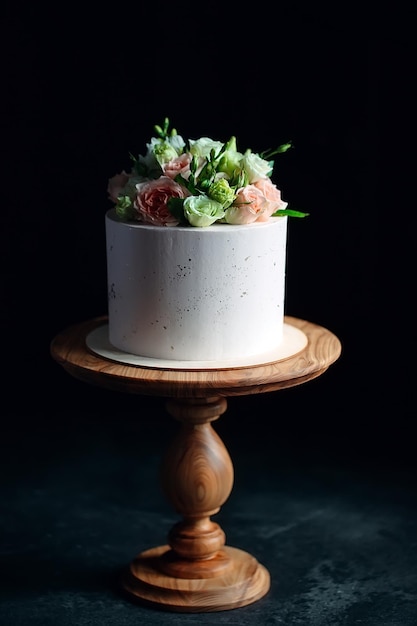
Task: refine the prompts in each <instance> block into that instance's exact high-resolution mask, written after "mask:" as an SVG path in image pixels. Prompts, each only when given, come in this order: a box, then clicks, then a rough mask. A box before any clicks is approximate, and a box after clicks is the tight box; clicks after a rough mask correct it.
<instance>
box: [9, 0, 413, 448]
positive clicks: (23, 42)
mask: <svg viewBox="0 0 417 626" xmlns="http://www.w3.org/2000/svg"><path fill="white" fill-rule="evenodd" d="M146 12H148V13H146ZM139 14H140V18H137V17H136V14H135V13H134V12H133V14H132V15H131V17H130V18H129V17H128V15H130V14H129V12H127V13H123V12H122V13H121V14H119V13H117V14H116V15H115V14H114V13H113V12H109V13H106V12H104V15H102V16H101V17H100V20H98V19H97V20H96V18H94V16H93V15H91V16H89V17H88V16H87V15H83V17H82V19H80V13H79V11H75V10H73V11H71V10H69V9H68V10H66V11H65V12H63V13H58V12H54V9H50V8H49V9H48V10H47V11H45V12H44V13H42V10H41V9H39V8H38V7H37V8H36V9H35V8H34V7H28V8H27V10H25V12H24V14H23V15H22V14H19V12H18V11H15V12H14V13H11V14H10V15H11V18H10V20H9V21H10V25H9V28H8V29H7V34H8V39H7V41H8V44H7V45H6V49H5V53H6V56H5V58H4V66H5V67H4V82H5V85H6V87H5V89H4V96H5V97H4V98H3V104H4V105H5V112H4V115H3V116H2V121H3V126H4V133H3V135H4V137H5V138H6V140H5V150H4V152H3V154H4V156H6V155H7V157H6V163H5V166H6V172H7V176H6V179H5V184H4V187H5V192H6V199H7V200H6V203H5V205H4V211H3V220H2V221H3V233H4V236H3V240H2V242H3V243H2V256H3V262H2V265H1V267H2V293H3V296H2V299H1V302H2V304H1V313H2V322H3V324H4V329H5V332H4V336H3V341H4V342H5V344H4V346H5V351H6V352H7V355H8V357H7V362H8V363H9V364H12V365H11V366H9V367H8V368H7V372H8V374H11V378H10V380H9V381H8V384H7V389H8V391H10V390H11V389H13V390H14V391H15V390H16V391H17V390H18V389H19V388H21V385H22V377H23V380H24V386H25V389H26V390H27V393H26V394H25V397H24V398H22V397H20V398H19V400H20V402H25V401H29V402H30V404H31V407H33V405H35V407H36V406H39V402H42V403H45V402H49V399H50V398H51V397H54V396H55V395H56V394H54V390H55V389H56V390H58V389H59V390H60V393H63V394H64V395H70V398H68V399H67V401H70V402H74V405H76V404H77V402H78V400H76V399H75V395H74V394H75V390H76V393H79V394H81V395H83V394H86V395H88V396H90V395H91V393H94V403H95V402H100V400H101V398H102V393H101V392H99V393H97V397H96V395H95V392H92V391H91V390H89V391H87V390H83V388H82V387H81V386H79V385H76V386H75V387H74V382H73V381H71V380H68V379H67V376H66V375H65V374H64V373H63V372H61V371H60V370H59V368H58V367H57V366H56V364H55V363H54V362H52V361H51V359H50V356H49V343H50V341H51V339H52V338H53V337H54V336H55V334H56V333H58V332H59V331H61V330H62V329H63V328H65V327H67V326H68V325H70V324H73V323H76V322H79V321H83V320H85V319H88V318H90V317H93V316H96V315H101V314H104V313H105V312H106V310H107V287H106V260H105V234H104V213H105V211H106V210H107V209H108V208H110V203H109V201H108V199H107V193H106V187H107V181H108V178H109V177H110V176H112V175H113V174H115V173H116V172H119V171H121V169H123V168H124V167H126V168H128V167H129V166H130V160H129V153H130V152H131V153H133V154H138V153H141V152H143V151H144V149H145V143H146V142H147V141H148V140H149V139H150V137H151V135H152V133H153V125H154V124H155V123H161V122H162V121H163V119H164V118H165V116H168V117H169V118H170V120H171V123H172V125H173V126H175V127H176V128H177V130H178V132H179V133H180V134H182V135H183V136H184V137H186V138H188V137H191V138H196V137H199V136H202V135H207V136H210V137H213V138H216V139H219V140H222V141H225V140H227V139H228V138H229V136H230V135H232V134H234V135H235V136H236V137H237V139H238V145H239V147H240V148H241V149H242V150H244V149H246V148H247V147H251V148H252V149H253V150H263V149H265V148H268V147H273V146H276V145H278V144H279V143H282V142H284V141H287V140H288V139H291V140H292V141H293V142H294V145H295V149H294V150H292V151H290V152H289V153H287V154H286V155H283V156H281V157H277V159H276V166H275V174H274V181H275V182H276V183H277V184H278V186H279V187H280V188H281V189H282V194H283V197H284V199H285V200H287V201H288V202H289V203H290V205H291V206H292V207H293V208H299V209H300V210H303V211H307V212H309V213H310V216H309V217H308V218H307V219H304V220H296V219H293V220H291V222H290V227H289V240H288V265H287V297H286V312H287V314H289V315H294V316H296V317H300V318H304V319H307V320H309V321H312V322H315V323H317V324H321V325H323V326H325V327H327V328H329V329H330V330H332V331H333V332H334V333H336V334H337V335H338V337H339V338H340V340H341V341H342V344H343V356H342V359H341V360H340V362H339V363H338V364H337V365H336V366H335V367H334V368H332V371H331V372H330V373H329V376H328V377H326V378H325V379H324V380H323V381H320V382H316V383H314V385H310V386H309V388H308V389H303V390H297V392H296V394H295V395H296V396H297V398H299V401H300V402H301V403H303V400H305V402H306V404H307V406H308V407H309V408H310V407H311V406H312V405H311V403H310V400H309V393H312V394H315V393H316V391H317V394H318V395H319V396H320V397H322V389H321V388H322V385H323V386H324V389H325V395H326V398H327V401H326V408H325V410H324V412H323V407H320V409H319V410H317V411H316V412H315V420H314V421H315V422H317V421H318V423H320V422H321V420H322V419H324V417H325V415H324V414H325V413H327V412H328V413H329V414H330V416H331V422H332V423H333V422H334V417H335V414H336V415H338V419H337V420H336V422H338V421H339V420H340V419H343V421H344V422H346V425H347V429H348V431H349V432H351V433H352V434H354V436H355V437H356V436H357V433H358V431H357V429H358V426H359V427H360V428H361V431H362V433H363V430H364V429H367V428H368V427H369V428H370V429H371V430H372V431H373V430H374V420H376V421H377V422H378V429H379V430H380V429H381V428H383V424H382V421H383V419H382V417H381V415H380V411H379V410H378V411H377V410H376V408H375V407H376V406H380V405H381V403H382V404H383V406H385V407H387V405H388V404H389V403H390V402H391V400H392V397H391V394H392V381H393V380H394V377H395V378H397V377H398V371H395V370H397V369H398V368H393V369H394V371H389V370H391V367H390V366H388V367H386V366H384V365H383V363H384V359H387V355H388V354H391V353H392V350H393V348H395V341H393V332H392V331H393V326H394V317H393V315H394V308H395V307H397V310H398V302H396V303H395V305H394V302H391V303H390V302H389V300H388V302H387V298H388V299H389V297H390V296H389V295H388V294H392V295H394V293H395V290H396V286H397V283H398V280H397V278H398V277H397V276H395V270H393V269H392V266H393V263H392V262H390V261H392V259H390V261H388V262H387V259H386V253H385V252H382V253H381V242H382V240H383V230H385V228H386V222H387V218H388V216H390V215H391V211H392V210H393V207H394V206H397V205H398V204H401V203H400V200H399V193H400V190H399V189H398V187H397V188H395V187H394V186H393V180H395V177H396V176H397V175H399V174H400V172H401V174H402V175H404V172H403V170H402V169H401V167H400V165H399V161H398V154H399V153H400V152H401V146H402V145H406V142H407V140H408V138H406V136H405V122H404V120H406V119H407V111H408V109H409V110H410V112H411V110H412V106H411V104H410V103H409V95H411V91H412V87H411V83H410V81H409V80H408V71H409V68H410V67H412V59H413V58H414V56H413V53H414V51H415V44H414V42H413V41H412V40H411V39H407V37H405V36H404V33H401V34H397V33H396V31H395V29H392V30H391V31H385V30H378V28H377V27H376V26H374V30H372V29H371V30H370V29H369V27H368V26H367V25H366V23H364V22H363V20H362V21H361V20H359V19H357V18H356V16H353V18H352V16H351V20H350V21H349V20H348V19H347V16H345V18H346V19H345V18H343V19H342V17H340V18H339V19H338V20H335V19H334V16H330V15H327V16H326V18H324V17H323V15H320V14H319V13H313V12H312V13H311V15H306V16H304V17H302V16H301V15H300V19H299V21H297V16H296V15H295V14H294V13H290V12H289V11H288V12H287V13H286V12H285V11H283V18H282V23H281V22H279V23H278V24H276V23H275V22H269V21H266V23H264V21H263V20H261V23H258V22H257V21H256V20H255V22H254V23H252V24H251V28H250V29H249V32H248V30H247V23H246V21H245V18H244V16H240V19H241V20H242V21H241V22H240V21H237V24H239V26H236V24H234V21H233V18H234V16H235V13H234V11H232V12H231V13H230V15H229V14H228V13H226V15H223V16H222V18H221V19H220V18H219V17H218V16H217V13H215V12H214V10H212V11H208V10H207V12H204V11H203V9H202V12H201V13H198V15H196V14H195V13H194V12H192V11H190V10H189V7H188V8H187V7H186V6H183V7H182V9H181V11H179V12H178V11H177V9H176V8H174V7H171V8H170V9H166V8H165V10H164V11H161V15H159V13H158V10H157V9H153V10H151V9H150V8H148V9H146V10H144V11H143V12H142V11H141V12H139ZM134 16H135V17H134ZM129 20H131V22H130V21H129ZM241 24H243V25H244V26H245V28H244V27H243V26H242V25H241ZM148 25H150V28H148ZM233 25H235V31H236V32H235V31H234V30H233V28H232V27H233ZM232 33H233V35H232ZM399 103H400V104H399ZM390 185H391V188H390ZM406 223H408V221H407V222H406ZM388 228H389V227H388ZM390 230H391V231H396V229H395V228H394V227H393V228H391V229H390ZM403 230H405V231H406V232H404V240H405V245H406V243H407V241H408V240H407V239H406V238H407V237H410V229H408V228H406V229H403ZM381 254H382V256H383V258H381ZM401 273H402V274H403V273H404V268H403V269H402V270H401ZM383 278H386V279H387V280H388V285H387V289H384V290H382V284H381V281H382V280H383ZM407 292H408V293H410V290H409V289H407ZM382 305H383V306H382ZM381 306H382V308H381ZM254 330H255V329H254ZM17 372H18V374H17ZM403 375H406V376H407V372H401V376H403ZM45 383H46V385H45ZM69 389H71V392H69ZM283 395H284V394H283ZM285 396H286V397H284V398H283V399H282V400H281V399H280V401H283V402H285V401H286V400H287V398H288V397H289V394H285ZM35 397H36V401H34V400H33V399H34V398H35ZM129 401H130V400H128V399H127V400H123V403H125V402H129ZM262 401H263V400H262ZM265 401H266V402H270V401H271V402H276V398H275V397H274V398H268V399H265ZM292 402H293V398H292V397H291V400H290V403H291V404H292ZM398 402H401V403H402V404H401V411H399V410H398ZM395 403H396V406H397V417H400V416H401V415H403V414H404V412H407V411H409V406H408V392H407V385H405V386H404V388H403V389H402V392H401V395H400V397H398V395H397V397H396V400H395ZM53 404H54V405H55V399H54V400H53ZM116 404H117V405H119V399H117V400H116ZM105 405H106V406H108V397H107V400H106V401H105ZM313 406H314V405H313ZM390 407H391V405H390ZM392 408H393V407H392ZM309 413H310V410H309ZM340 413H342V414H343V418H341V417H340ZM358 420H359V424H358V423H357V421H358ZM308 421H309V422H310V420H308ZM389 430H390V431H391V425H389ZM389 437H391V432H390V434H389Z"/></svg>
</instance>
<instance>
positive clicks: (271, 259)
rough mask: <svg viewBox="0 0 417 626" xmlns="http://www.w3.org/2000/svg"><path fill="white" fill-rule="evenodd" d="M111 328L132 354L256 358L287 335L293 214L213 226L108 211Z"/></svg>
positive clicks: (114, 342)
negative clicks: (153, 220)
mask: <svg viewBox="0 0 417 626" xmlns="http://www.w3.org/2000/svg"><path fill="white" fill-rule="evenodd" d="M105 224H106V246H107V280H108V332H109V341H110V343H111V344H112V345H113V346H114V347H116V348H117V349H119V350H122V351H124V352H126V353H130V354H134V355H140V356H144V357H150V358H154V359H169V360H179V361H183V360H186V361H193V360H197V361H201V360H205V361H223V360H229V359H235V358H237V359H242V358H243V359H244V358H250V357H252V356H254V355H257V354H262V353H263V352H267V351H270V350H271V349H274V348H275V347H278V346H279V345H280V342H281V341H282V336H283V325H284V304H285V268H286V243H287V216H285V215H284V216H279V217H270V218H269V219H268V220H266V221H256V222H254V223H251V224H244V225H237V224H233V225H230V224H224V223H223V224H220V223H213V224H212V225H210V226H207V227H205V228H193V227H190V226H180V225H176V226H172V227H170V226H165V227H164V226H163V227H161V226H155V225H152V224H149V223H142V222H138V221H133V220H130V221H126V220H122V219H120V218H119V217H118V215H117V213H116V210H115V209H110V210H109V211H107V213H106V217H105Z"/></svg>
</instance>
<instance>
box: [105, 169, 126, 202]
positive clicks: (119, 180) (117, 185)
mask: <svg viewBox="0 0 417 626" xmlns="http://www.w3.org/2000/svg"><path fill="white" fill-rule="evenodd" d="M130 176H131V175H130V174H127V173H126V172H125V171H124V170H123V172H121V174H116V175H115V176H113V177H112V178H109V183H108V185H107V193H108V194H109V200H111V201H112V202H114V203H116V202H117V196H118V195H120V194H121V193H122V190H123V188H124V187H125V185H127V182H128V180H129V178H130Z"/></svg>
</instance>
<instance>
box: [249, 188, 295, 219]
mask: <svg viewBox="0 0 417 626" xmlns="http://www.w3.org/2000/svg"><path fill="white" fill-rule="evenodd" d="M254 186H255V187H256V188H257V189H258V190H259V191H260V192H261V193H262V195H263V197H264V200H265V202H264V210H263V211H262V213H260V214H259V216H258V218H257V221H258V222H266V221H267V220H268V219H269V218H270V217H271V215H272V214H273V213H275V211H278V209H280V210H284V209H285V208H286V207H287V206H288V202H283V201H282V200H281V192H280V190H279V189H278V187H276V185H274V183H273V182H272V181H271V179H270V178H261V179H260V180H258V181H256V183H254Z"/></svg>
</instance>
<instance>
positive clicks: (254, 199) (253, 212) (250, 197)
mask: <svg viewBox="0 0 417 626" xmlns="http://www.w3.org/2000/svg"><path fill="white" fill-rule="evenodd" d="M264 206H265V197H264V195H263V193H262V191H260V189H258V188H257V187H256V186H255V185H247V187H241V188H240V189H238V190H237V194H236V198H235V200H234V202H233V204H232V206H230V207H229V208H228V209H226V215H225V219H226V222H227V223H228V224H251V223H252V222H256V220H257V219H258V218H259V216H260V215H261V214H262V212H263V210H264Z"/></svg>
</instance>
